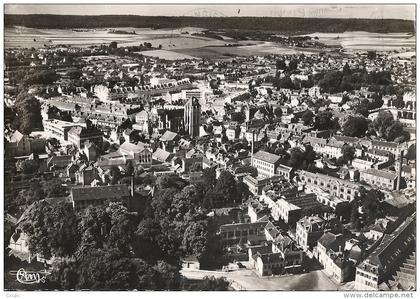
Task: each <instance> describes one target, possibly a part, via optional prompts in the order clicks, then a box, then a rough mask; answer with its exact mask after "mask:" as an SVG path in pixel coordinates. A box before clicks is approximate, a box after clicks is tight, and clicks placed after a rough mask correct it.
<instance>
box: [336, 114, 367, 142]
mask: <svg viewBox="0 0 420 299" xmlns="http://www.w3.org/2000/svg"><path fill="white" fill-rule="evenodd" d="M368 125H369V121H368V120H367V119H366V118H364V117H363V116H350V117H349V118H348V120H347V121H346V122H345V123H344V124H343V127H342V131H343V134H344V135H346V136H350V137H363V136H365V134H366V131H367V129H368Z"/></svg>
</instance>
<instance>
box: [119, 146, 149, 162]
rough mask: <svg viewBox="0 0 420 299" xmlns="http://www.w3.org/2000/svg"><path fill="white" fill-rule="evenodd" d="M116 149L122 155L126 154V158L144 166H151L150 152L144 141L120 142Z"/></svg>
mask: <svg viewBox="0 0 420 299" xmlns="http://www.w3.org/2000/svg"><path fill="white" fill-rule="evenodd" d="M118 151H119V152H120V153H121V154H123V155H127V156H128V159H132V160H134V162H136V164H139V165H141V166H143V167H146V168H148V167H150V166H152V152H151V151H150V150H149V149H148V148H146V145H145V144H144V143H141V142H139V143H137V144H134V143H130V142H128V141H126V142H124V143H123V144H121V146H120V148H119V149H118Z"/></svg>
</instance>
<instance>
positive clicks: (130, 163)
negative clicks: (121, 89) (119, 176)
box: [126, 161, 134, 176]
mask: <svg viewBox="0 0 420 299" xmlns="http://www.w3.org/2000/svg"><path fill="white" fill-rule="evenodd" d="M126 173H127V174H128V175H130V176H131V175H133V174H134V166H133V161H128V162H127V169H126Z"/></svg>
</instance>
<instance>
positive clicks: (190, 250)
mask: <svg viewBox="0 0 420 299" xmlns="http://www.w3.org/2000/svg"><path fill="white" fill-rule="evenodd" d="M208 241H209V237H208V225H207V222H206V221H200V222H192V223H191V224H190V225H189V226H188V227H187V229H186V230H185V232H184V237H183V240H182V245H183V246H184V247H185V250H186V253H187V254H189V255H191V254H192V255H194V256H196V257H197V258H198V259H199V260H200V259H201V257H202V256H203V255H204V253H205V252H206V251H207V246H208Z"/></svg>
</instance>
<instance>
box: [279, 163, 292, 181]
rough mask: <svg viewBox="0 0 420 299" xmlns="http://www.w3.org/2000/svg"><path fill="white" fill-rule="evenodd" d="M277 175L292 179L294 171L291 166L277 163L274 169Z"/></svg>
mask: <svg viewBox="0 0 420 299" xmlns="http://www.w3.org/2000/svg"><path fill="white" fill-rule="evenodd" d="M276 173H277V174H278V175H281V176H283V177H284V178H285V179H286V180H288V181H291V180H292V179H293V175H294V171H293V167H290V166H286V165H283V164H279V165H278V167H277V170H276Z"/></svg>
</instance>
